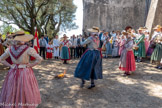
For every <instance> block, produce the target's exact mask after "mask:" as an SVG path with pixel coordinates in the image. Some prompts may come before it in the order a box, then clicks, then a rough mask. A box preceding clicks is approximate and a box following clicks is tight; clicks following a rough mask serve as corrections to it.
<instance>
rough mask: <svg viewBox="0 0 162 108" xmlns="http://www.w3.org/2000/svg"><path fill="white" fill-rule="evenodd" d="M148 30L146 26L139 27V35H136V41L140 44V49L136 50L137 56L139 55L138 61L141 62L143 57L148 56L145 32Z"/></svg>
mask: <svg viewBox="0 0 162 108" xmlns="http://www.w3.org/2000/svg"><path fill="white" fill-rule="evenodd" d="M145 30H146V28H145V27H140V28H139V29H138V32H139V35H138V37H136V40H135V43H136V45H137V46H138V49H137V50H135V51H134V53H135V56H137V62H141V61H142V58H143V57H146V52H145V42H144V39H145V34H144V31H145Z"/></svg>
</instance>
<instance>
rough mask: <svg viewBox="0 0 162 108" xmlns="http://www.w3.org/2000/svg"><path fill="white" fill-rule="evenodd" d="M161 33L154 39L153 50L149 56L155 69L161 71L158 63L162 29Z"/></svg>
mask: <svg viewBox="0 0 162 108" xmlns="http://www.w3.org/2000/svg"><path fill="white" fill-rule="evenodd" d="M160 30H161V33H160V34H158V35H156V36H155V37H154V42H155V43H156V46H155V49H154V51H153V53H152V55H151V62H156V63H157V67H156V68H159V69H161V65H160V62H161V60H162V27H160Z"/></svg>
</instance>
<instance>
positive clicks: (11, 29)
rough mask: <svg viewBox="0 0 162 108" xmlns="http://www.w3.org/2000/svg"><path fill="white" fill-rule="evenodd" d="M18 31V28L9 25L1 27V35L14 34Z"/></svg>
mask: <svg viewBox="0 0 162 108" xmlns="http://www.w3.org/2000/svg"><path fill="white" fill-rule="evenodd" d="M15 31H17V29H16V28H14V27H12V25H8V24H3V25H2V26H0V33H1V34H5V35H6V34H7V32H9V33H12V32H15Z"/></svg>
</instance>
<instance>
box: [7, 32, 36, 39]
mask: <svg viewBox="0 0 162 108" xmlns="http://www.w3.org/2000/svg"><path fill="white" fill-rule="evenodd" d="M9 37H12V38H13V39H12V40H16V41H23V42H28V41H30V40H32V39H33V38H34V36H33V35H28V34H25V32H24V31H17V32H15V33H13V34H11V35H9Z"/></svg>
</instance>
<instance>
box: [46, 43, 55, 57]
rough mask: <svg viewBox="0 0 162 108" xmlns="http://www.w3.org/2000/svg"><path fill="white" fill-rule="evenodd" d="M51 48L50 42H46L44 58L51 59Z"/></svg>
mask: <svg viewBox="0 0 162 108" xmlns="http://www.w3.org/2000/svg"><path fill="white" fill-rule="evenodd" d="M53 47H54V46H53V45H52V44H51V42H48V44H47V46H46V49H47V52H46V58H47V59H51V58H52V52H53Z"/></svg>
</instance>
